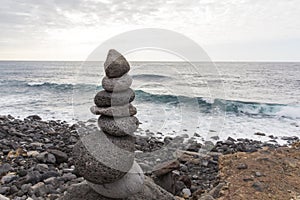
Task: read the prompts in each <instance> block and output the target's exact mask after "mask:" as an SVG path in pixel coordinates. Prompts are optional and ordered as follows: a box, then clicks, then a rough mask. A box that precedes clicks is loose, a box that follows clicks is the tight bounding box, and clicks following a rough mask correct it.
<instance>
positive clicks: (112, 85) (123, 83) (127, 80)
mask: <svg viewBox="0 0 300 200" xmlns="http://www.w3.org/2000/svg"><path fill="white" fill-rule="evenodd" d="M131 84H132V78H131V77H130V76H129V75H128V74H124V75H123V76H121V77H120V78H109V77H107V76H105V77H104V78H103V79H102V87H103V88H104V89H105V90H106V91H108V92H120V91H124V90H127V89H128V88H129V87H130V86H131Z"/></svg>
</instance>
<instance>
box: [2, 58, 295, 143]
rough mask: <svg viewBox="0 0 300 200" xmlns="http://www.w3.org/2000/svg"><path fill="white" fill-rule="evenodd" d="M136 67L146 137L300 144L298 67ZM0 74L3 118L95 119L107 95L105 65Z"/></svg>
mask: <svg viewBox="0 0 300 200" xmlns="http://www.w3.org/2000/svg"><path fill="white" fill-rule="evenodd" d="M130 64H131V71H130V75H131V76H132V77H133V80H134V81H133V85H132V88H133V89H134V90H135V91H136V99H135V101H134V102H133V104H134V105H135V106H136V107H137V109H138V114H137V117H138V118H139V120H140V122H141V125H140V127H141V128H142V129H143V130H144V131H146V130H149V131H151V132H154V133H157V135H161V133H162V134H163V135H164V136H176V135H178V134H185V135H187V136H190V137H192V136H194V135H197V136H198V138H199V140H202V141H204V140H210V139H211V137H213V138H217V139H226V138H227V137H229V136H230V137H232V138H250V139H256V140H262V141H268V140H270V137H267V136H269V135H273V136H274V137H278V138H279V139H278V142H280V143H283V142H284V141H283V140H281V139H280V138H281V137H283V136H298V137H300V63H268V62H217V63H214V64H212V63H201V62H199V63H196V64H195V63H193V64H194V65H192V64H191V63H185V62H131V63H130ZM0 71H1V73H0V78H1V79H0V94H1V95H0V102H1V104H0V109H1V111H0V115H8V114H11V115H13V116H15V117H18V118H24V117H26V116H28V115H33V114H37V115H39V116H41V117H42V118H43V119H44V120H50V119H56V120H58V119H59V120H65V121H67V122H69V123H74V122H76V121H79V120H82V121H85V120H88V119H96V116H94V115H92V114H91V113H90V111H89V108H90V107H91V106H93V105H94V103H93V97H94V96H95V94H96V93H97V91H100V90H101V89H102V87H101V79H102V77H103V76H104V72H103V66H102V63H101V62H88V63H82V62H53V61H51V62H50V61H49V62H44V61H43V62H42V61H24V62H23V61H1V62H0ZM258 132H259V133H265V134H266V136H259V135H257V134H256V133H258Z"/></svg>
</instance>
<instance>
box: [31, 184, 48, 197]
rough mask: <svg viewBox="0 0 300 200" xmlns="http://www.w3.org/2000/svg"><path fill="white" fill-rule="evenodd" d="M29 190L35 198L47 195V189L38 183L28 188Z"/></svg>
mask: <svg viewBox="0 0 300 200" xmlns="http://www.w3.org/2000/svg"><path fill="white" fill-rule="evenodd" d="M30 190H31V192H32V194H34V195H35V196H37V197H42V196H44V195H45V194H47V192H48V189H47V187H46V185H45V184H44V183H43V182H39V183H37V184H35V185H33V186H32V187H31V188H30Z"/></svg>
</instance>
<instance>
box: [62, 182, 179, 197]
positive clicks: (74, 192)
mask: <svg viewBox="0 0 300 200" xmlns="http://www.w3.org/2000/svg"><path fill="white" fill-rule="evenodd" d="M142 199H147V200H175V197H174V196H173V195H172V194H170V193H169V192H167V191H165V190H164V189H162V188H161V187H159V186H158V185H156V184H155V183H154V182H153V181H152V180H151V179H150V178H148V177H145V183H144V187H143V190H142V191H141V192H139V193H137V194H135V195H133V196H131V197H128V198H121V199H120V200H142ZM60 200H114V199H112V198H109V197H104V196H102V195H100V194H98V193H97V192H95V191H94V190H93V189H92V188H91V187H90V186H89V185H88V184H87V183H86V182H82V183H80V184H74V185H72V186H70V188H69V189H68V191H67V192H66V194H65V195H64V196H63V197H61V198H60Z"/></svg>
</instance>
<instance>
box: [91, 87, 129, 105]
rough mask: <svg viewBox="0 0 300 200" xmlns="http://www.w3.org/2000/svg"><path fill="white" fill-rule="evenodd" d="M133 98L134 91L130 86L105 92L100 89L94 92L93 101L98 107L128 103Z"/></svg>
mask: <svg viewBox="0 0 300 200" xmlns="http://www.w3.org/2000/svg"><path fill="white" fill-rule="evenodd" d="M134 98H135V93H134V91H133V90H132V89H130V88H129V89H127V90H125V91H122V92H107V91H105V90H102V91H100V92H98V93H97V94H96V96H95V98H94V102H95V104H96V105H97V106H98V107H109V106H122V105H126V104H129V103H130V102H132V101H133V100H134Z"/></svg>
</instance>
